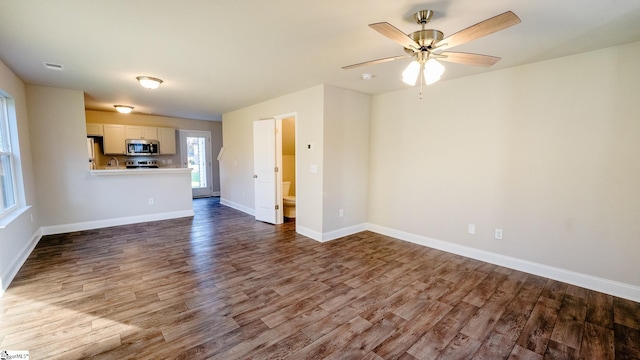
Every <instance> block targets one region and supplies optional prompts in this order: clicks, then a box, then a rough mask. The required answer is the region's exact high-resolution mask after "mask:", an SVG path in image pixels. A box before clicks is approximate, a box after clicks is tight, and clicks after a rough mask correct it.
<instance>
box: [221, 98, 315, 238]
mask: <svg viewBox="0 0 640 360" xmlns="http://www.w3.org/2000/svg"><path fill="white" fill-rule="evenodd" d="M323 98H324V86H316V87H313V88H310V89H306V90H303V91H299V92H296V93H293V94H290V95H286V96H282V97H279V98H276V99H273V100H269V101H266V102H263V103H259V104H256V105H253V106H249V107H247V108H243V109H239V110H236V111H232V112H230V113H227V114H224V115H223V116H222V129H223V140H224V155H223V157H222V160H221V162H220V179H221V183H220V191H221V201H222V202H223V203H226V204H228V205H230V206H233V207H236V208H238V209H241V210H243V211H245V212H249V213H252V212H253V208H254V188H253V185H254V184H253V121H255V120H259V119H265V118H273V117H275V116H279V115H286V114H291V113H295V114H296V115H295V116H296V130H297V139H296V147H297V149H296V162H297V171H298V178H297V182H298V186H297V189H296V211H297V215H296V226H297V227H298V228H299V229H302V231H306V232H307V233H312V234H321V232H322V201H323V197H322V177H323V169H322V152H323V143H322V142H323V135H322V123H323ZM310 143H312V144H314V145H315V148H314V149H313V150H302V149H304V148H305V147H306V145H307V144H310ZM312 164H313V165H316V166H317V168H318V172H317V173H310V172H309V170H308V169H309V167H310V166H311V165H312Z"/></svg>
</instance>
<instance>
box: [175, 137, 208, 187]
mask: <svg viewBox="0 0 640 360" xmlns="http://www.w3.org/2000/svg"><path fill="white" fill-rule="evenodd" d="M180 157H181V161H182V167H185V168H190V169H191V195H192V196H193V197H194V198H197V197H209V196H213V179H212V174H213V173H212V171H211V163H212V159H211V132H209V131H197V130H180Z"/></svg>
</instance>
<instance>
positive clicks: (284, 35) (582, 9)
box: [0, 0, 640, 120]
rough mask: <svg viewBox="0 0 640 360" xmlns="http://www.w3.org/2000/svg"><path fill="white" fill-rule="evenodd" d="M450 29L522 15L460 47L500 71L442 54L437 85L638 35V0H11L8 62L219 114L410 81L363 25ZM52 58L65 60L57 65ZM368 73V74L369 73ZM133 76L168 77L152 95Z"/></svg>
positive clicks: (92, 93)
mask: <svg viewBox="0 0 640 360" xmlns="http://www.w3.org/2000/svg"><path fill="white" fill-rule="evenodd" d="M420 9H431V10H434V12H435V15H434V16H433V18H432V20H431V22H430V23H429V26H428V27H429V28H435V29H438V30H441V31H442V32H444V35H445V37H446V36H448V35H451V34H452V33H454V32H456V31H459V30H461V29H463V28H466V27H468V26H470V25H473V24H475V23H477V22H480V21H482V20H485V19H487V18H489V17H492V16H495V15H498V14H500V13H503V12H505V11H507V10H511V11H513V12H515V13H516V14H517V15H518V16H519V17H520V19H521V20H522V23H520V24H518V25H515V26H513V27H511V28H508V29H506V30H503V31H501V32H498V33H495V34H492V35H489V36H486V37H484V38H481V39H478V40H475V41H473V42H470V43H467V44H464V45H461V46H458V47H456V48H453V49H451V50H453V51H464V52H476V53H481V54H487V55H493V56H499V57H501V58H502V60H501V61H500V62H498V63H497V64H496V65H494V66H493V67H491V68H488V69H487V68H477V67H473V66H469V65H459V64H452V63H445V66H446V69H447V70H446V72H445V74H444V76H443V80H442V81H446V80H448V79H454V78H457V77H461V76H469V75H473V74H477V73H480V72H485V71H492V70H496V69H502V68H506V67H512V66H517V65H522V64H526V63H531V62H537V61H542V60H546V59H551V58H557V57H561V56H565V55H570V54H575V53H579V52H584V51H590V50H595V49H598V48H602V47H610V46H614V45H619V44H623V43H629V42H635V41H640V1H638V0H608V1H604V0H597V1H596V0H562V1H558V0H536V1H507V0H485V1H478V0H448V1H447V0H436V1H427V2H417V1H410V0H395V1H389V0H369V1H362V0H360V1H358V0H351V1H349V0H346V1H345V0H311V1H300V0H270V1H264V0H185V1H175V0H172V1H168V0H153V1H151V0H108V1H105V0H56V1H51V0H28V1H27V0H2V1H0V60H1V61H2V62H4V63H5V64H6V65H7V66H9V67H10V68H11V69H12V70H13V71H14V72H15V73H16V74H17V75H18V76H19V77H20V78H21V79H22V80H23V81H25V82H26V83H29V84H37V85H45V86H55V87H62V88H69V89H77V90H82V91H84V92H85V94H86V95H85V97H86V107H87V108H88V109H95V110H107V111H113V105H114V104H128V105H132V106H135V110H134V112H139V113H146V114H156V115H164V116H175V117H183V118H192V119H203V120H216V119H218V120H219V119H220V116H221V114H222V113H225V112H228V111H232V110H235V109H239V108H242V107H245V106H248V105H251V104H255V103H258V102H261V101H264V100H267V99H271V98H274V97H277V96H280V95H285V94H288V93H291V92H295V91H298V90H302V89H305V88H309V87H312V86H315V85H318V84H330V85H335V86H338V87H343V88H347V89H353V90H357V91H361V92H364V93H368V94H377V93H383V92H388V91H393V90H398V89H402V88H404V87H406V85H404V84H402V83H401V81H400V73H401V72H402V70H403V68H404V67H406V65H407V63H408V61H409V60H406V59H402V60H396V61H392V62H389V63H384V64H377V65H372V66H368V67H365V68H358V69H352V70H343V69H341V67H342V66H345V65H350V64H353V63H359V62H363V61H367V60H372V59H378V58H383V57H389V56H394V55H401V54H403V51H402V48H401V47H400V46H399V45H397V44H396V43H394V42H392V41H391V40H389V39H387V38H385V37H384V36H382V35H380V34H379V33H377V32H375V31H374V30H372V29H370V28H369V27H368V26H367V25H368V24H370V23H374V22H382V21H386V22H389V23H391V24H393V25H394V26H396V27H397V28H399V29H401V30H402V31H404V32H405V33H410V32H413V31H416V30H418V29H419V28H420V27H419V26H418V25H417V24H416V23H415V22H413V19H412V16H413V13H415V12H416V11H417V10H420ZM43 62H51V63H57V64H61V65H63V66H64V71H54V70H48V69H46V68H45V67H44V66H43V64H42V63H43ZM365 72H368V73H372V74H375V77H374V78H373V79H372V80H370V81H365V80H362V79H361V78H360V75H361V74H362V73H365ZM138 75H148V76H154V77H159V78H162V79H164V81H165V82H164V84H162V86H161V87H160V88H159V89H157V90H153V91H152V90H146V89H143V88H142V87H140V86H139V85H138V84H137V82H136V81H135V77H136V76H138Z"/></svg>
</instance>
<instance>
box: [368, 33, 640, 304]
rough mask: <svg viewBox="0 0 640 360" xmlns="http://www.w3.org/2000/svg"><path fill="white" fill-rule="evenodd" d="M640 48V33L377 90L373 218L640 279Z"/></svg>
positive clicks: (633, 281) (555, 263)
mask: <svg viewBox="0 0 640 360" xmlns="http://www.w3.org/2000/svg"><path fill="white" fill-rule="evenodd" d="M638 56H640V43H635V44H630V45H625V46H619V47H614V48H608V49H604V50H600V51H595V52H589V53H584V54H578V55H575V56H570V57H566V58H561V59H556V60H551V61H546V62H541V63H536V64H531V65H526V66H520V67H515V68H510V69H506V70H501V71H495V72H490V73H486V74H483V75H478V76H473V77H468V78H463V79H458V80H452V81H445V82H442V83H438V84H436V85H433V86H431V87H428V88H427V90H426V92H425V95H424V98H423V99H422V100H419V99H418V90H417V89H415V88H411V89H408V90H405V91H399V92H393V93H387V94H382V95H378V96H375V97H374V98H373V107H372V121H371V154H370V155H371V169H370V174H369V179H370V190H369V222H370V223H373V224H376V225H379V226H382V227H386V228H389V229H394V230H398V231H401V232H405V233H409V234H415V235H419V236H423V237H425V238H430V239H437V240H443V241H445V242H448V243H451V244H455V245H461V246H467V247H470V248H475V249H479V250H482V251H488V252H491V253H494V254H499V255H505V256H508V257H513V258H517V259H521V260H523V261H530V262H534V263H537V264H540V265H541V266H550V267H554V268H560V269H565V270H567V271H569V272H576V273H580V274H584V275H586V276H595V277H599V278H602V279H608V280H612V281H614V282H615V281H617V282H621V283H624V284H630V285H633V286H636V287H637V286H640V241H639V239H640V221H639V219H640V191H639V190H638V184H640V160H639V154H640V137H639V134H640V121H639V119H640V101H638V99H640V86H639V85H638V84H640V72H639V71H638V70H637V60H636V59H637V58H638ZM469 223H472V224H475V226H476V234H475V235H469V234H467V225H468V224H469ZM495 228H502V229H504V240H495V239H494V229H495ZM631 291H635V292H636V296H637V297H638V298H640V293H637V292H638V290H637V288H636V290H631Z"/></svg>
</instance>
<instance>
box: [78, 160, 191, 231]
mask: <svg viewBox="0 0 640 360" xmlns="http://www.w3.org/2000/svg"><path fill="white" fill-rule="evenodd" d="M86 174H87V175H86V176H87V178H86V181H87V184H88V185H89V188H88V189H86V190H88V191H85V192H84V194H85V196H84V197H83V198H84V199H83V205H81V206H83V207H86V208H87V211H86V220H85V221H86V222H83V223H81V224H73V225H74V226H73V227H72V228H73V229H75V230H80V229H92V228H93V229H95V228H99V227H106V226H116V225H124V224H131V223H139V222H147V221H158V220H165V219H171V218H178V217H187V216H193V205H192V199H193V197H192V193H191V169H190V168H163V167H161V168H125V167H114V168H107V169H100V170H88V171H87V173H86Z"/></svg>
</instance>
